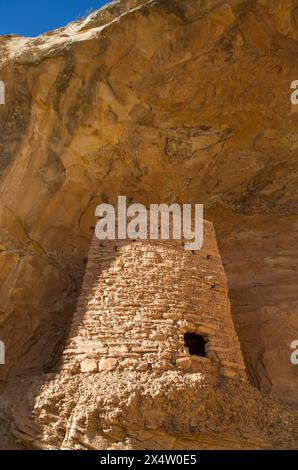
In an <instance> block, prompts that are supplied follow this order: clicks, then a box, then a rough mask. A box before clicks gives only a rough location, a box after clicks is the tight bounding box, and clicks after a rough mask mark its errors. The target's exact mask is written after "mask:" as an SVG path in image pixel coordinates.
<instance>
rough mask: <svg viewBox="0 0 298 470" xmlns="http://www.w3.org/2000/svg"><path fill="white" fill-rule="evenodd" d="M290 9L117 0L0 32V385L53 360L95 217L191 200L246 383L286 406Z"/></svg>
mask: <svg viewBox="0 0 298 470" xmlns="http://www.w3.org/2000/svg"><path fill="white" fill-rule="evenodd" d="M297 8H298V2H297V1H296V0H293V1H291V0H274V1H272V0H268V1H267V0H258V1H257V0H254V1H251V2H247V1H240V0H227V1H213V0H210V1H206V2H205V1H204V2H203V1H197V0H187V1H185V0H184V1H182V0H181V1H178V0H177V1H175V0H173V1H169V0H166V1H162V0H156V1H145V0H144V1H120V2H113V3H112V4H111V5H109V6H108V7H106V8H104V9H102V10H100V11H98V12H96V13H94V14H92V15H91V16H89V17H88V18H86V20H85V21H82V22H77V23H73V24H70V25H68V26H67V27H66V28H62V29H59V30H56V31H54V32H50V33H47V34H45V35H43V36H40V37H39V38H36V39H28V38H20V37H16V36H6V37H1V38H0V54H1V56H0V79H1V80H2V81H3V82H4V83H5V85H6V104H5V105H1V106H0V126H1V133H0V152H1V154H0V175H1V186H0V221H1V232H0V312H1V317H0V321H1V326H0V339H1V340H2V341H4V342H5V345H6V365H5V366H1V368H0V373H1V378H2V382H3V384H4V383H5V382H6V381H7V380H9V379H10V378H13V377H14V376H15V375H16V374H22V375H24V374H25V375H32V374H33V373H34V374H36V373H40V372H42V371H44V370H49V369H50V368H51V367H52V366H53V365H55V363H56V362H57V359H58V357H59V355H60V353H61V351H62V348H63V345H64V340H65V337H66V335H67V332H68V325H69V321H70V318H71V314H72V312H73V309H74V304H75V300H76V297H77V295H78V292H79V289H80V285H81V280H82V273H83V271H84V267H85V260H86V256H87V253H88V247H89V243H90V239H91V235H92V230H90V228H91V227H93V226H94V209H95V207H96V206H97V205H98V204H99V203H100V202H111V203H115V202H116V198H117V196H118V195H119V194H126V195H127V196H128V198H129V199H130V200H131V201H136V202H141V203H143V204H148V203H160V202H165V203H170V202H180V203H181V202H187V203H203V204H204V205H205V216H206V217H207V218H208V219H209V220H212V222H213V223H214V226H215V229H216V233H217V238H218V243H219V248H220V252H221V256H222V258H223V262H224V265H225V269H226V273H227V277H228V283H229V292H230V300H231V304H232V315H233V319H234V322H235V326H236V330H237V332H238V336H239V338H240V342H241V346H242V351H243V354H244V358H245V361H246V365H247V369H248V372H249V375H250V378H251V381H252V382H253V384H255V385H256V386H258V387H259V388H261V389H262V390H264V391H271V392H272V393H274V394H276V395H279V396H280V397H281V398H282V399H284V400H285V401H287V402H289V403H291V404H293V405H296V406H297V405H298V400H297V397H298V395H297V381H298V368H297V367H296V368H295V367H294V366H292V365H291V364H290V353H291V350H290V344H291V342H292V341H293V340H295V339H298V298H297V281H298V279H297V246H298V244H297V241H298V233H297V232H298V225H297V212H298V203H297V196H298V190H297V188H298V181H297V180H298V176H297V175H298V171H297V170H298V163H297V161H298V160H297V149H298V138H297V127H298V114H297V111H298V107H295V106H293V105H291V103H290V92H291V90H290V83H291V82H292V81H293V80H295V79H297V78H298V62H297V41H298V27H297V21H298V17H297ZM3 386H4V385H3Z"/></svg>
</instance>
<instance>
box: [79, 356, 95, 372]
mask: <svg viewBox="0 0 298 470" xmlns="http://www.w3.org/2000/svg"><path fill="white" fill-rule="evenodd" d="M97 370H98V368H97V362H96V361H94V359H85V360H84V361H82V362H81V372H97Z"/></svg>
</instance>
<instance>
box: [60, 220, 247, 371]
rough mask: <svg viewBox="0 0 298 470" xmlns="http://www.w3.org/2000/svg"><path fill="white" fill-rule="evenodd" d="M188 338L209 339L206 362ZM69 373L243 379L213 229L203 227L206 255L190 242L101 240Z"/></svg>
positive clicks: (70, 345)
mask: <svg viewBox="0 0 298 470" xmlns="http://www.w3.org/2000/svg"><path fill="white" fill-rule="evenodd" d="M186 332H195V333H197V334H199V335H201V336H203V337H204V339H205V341H206V342H207V344H206V357H199V356H194V355H191V354H190V353H189V350H188V348H186V346H185V343H184V334H185V333H186ZM63 367H64V368H68V369H70V370H72V372H73V373H79V372H94V373H96V372H101V371H107V370H108V371H110V370H119V369H122V370H123V369H133V370H137V371H140V372H142V371H148V370H152V371H153V370H154V371H167V370H175V369H179V370H184V371H192V372H202V373H204V374H205V376H207V377H209V378H210V379H212V380H216V379H217V378H218V377H219V376H225V377H231V378H232V377H239V376H242V377H244V362H243V357H242V353H241V350H240V345H239V341H238V337H237V334H236V332H235V329H234V325H233V321H232V318H231V313H230V303H229V299H228V290H227V282H226V277H225V273H224V269H223V266H222V262H221V258H220V255H219V252H218V247H217V243H216V238H215V233H214V229H213V226H212V224H211V223H210V222H207V221H204V245H203V248H202V249H201V250H197V251H193V252H192V251H188V250H185V249H184V242H183V240H182V241H181V240H179V241H177V240H172V239H170V240H166V241H165V240H156V241H151V240H136V241H132V240H124V241H123V240H122V241H121V240H115V241H108V240H106V241H100V240H98V239H97V238H96V237H94V238H93V240H92V243H91V247H90V253H89V257H88V263H87V266H86V272H85V276H84V281H83V285H82V289H81V295H80V297H79V300H78V304H77V308H76V312H75V315H74V318H73V322H72V328H71V332H70V336H69V340H68V342H67V345H66V348H65V350H64V355H63Z"/></svg>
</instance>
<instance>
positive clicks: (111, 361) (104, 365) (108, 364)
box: [98, 357, 118, 372]
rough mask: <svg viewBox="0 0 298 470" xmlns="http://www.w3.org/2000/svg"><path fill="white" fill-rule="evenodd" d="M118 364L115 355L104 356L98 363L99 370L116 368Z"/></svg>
mask: <svg viewBox="0 0 298 470" xmlns="http://www.w3.org/2000/svg"><path fill="white" fill-rule="evenodd" d="M117 364H118V361H117V359H115V358H113V357H107V358H105V357H102V358H101V359H100V361H99V363H98V370H99V371H100V372H101V371H107V370H114V369H115V368H116V366H117Z"/></svg>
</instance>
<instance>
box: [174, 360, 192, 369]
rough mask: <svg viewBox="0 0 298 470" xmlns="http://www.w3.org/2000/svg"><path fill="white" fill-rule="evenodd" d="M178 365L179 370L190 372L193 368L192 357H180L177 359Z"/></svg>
mask: <svg viewBox="0 0 298 470" xmlns="http://www.w3.org/2000/svg"><path fill="white" fill-rule="evenodd" d="M176 365H177V367H179V369H183V370H188V369H189V368H190V366H191V359H190V357H179V358H178V359H176Z"/></svg>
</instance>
